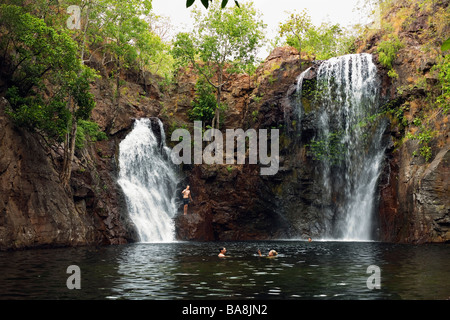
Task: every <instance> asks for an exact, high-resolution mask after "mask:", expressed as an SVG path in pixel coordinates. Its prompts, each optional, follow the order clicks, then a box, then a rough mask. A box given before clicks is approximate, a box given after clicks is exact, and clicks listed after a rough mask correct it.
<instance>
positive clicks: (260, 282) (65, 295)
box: [0, 241, 450, 300]
mask: <svg viewBox="0 0 450 320" xmlns="http://www.w3.org/2000/svg"><path fill="white" fill-rule="evenodd" d="M222 245H223V246H225V247H226V248H227V256H228V257H226V258H222V259H221V258H218V257H217V254H218V247H219V246H222ZM258 249H261V251H262V253H263V254H267V253H268V251H269V249H275V250H277V251H278V252H279V255H278V256H277V257H276V258H261V257H259V256H258V255H257V254H256V251H257V250H258ZM449 249H450V245H448V244H440V245H437V244H436V245H418V246H415V245H398V244H385V243H377V242H321V241H313V242H310V243H309V242H304V241H270V242H229V243H210V242H208V243H200V242H177V243H164V244H130V245H120V246H108V247H99V248H92V247H82V248H63V249H45V250H28V251H17V252H0V299H89V300H91V299H101V300H109V299H139V300H144V299H147V300H155V299H168V300H175V299H215V300H233V299H240V300H247V299H257V300H261V299H345V300H349V299H351V300H353V299H369V300H372V299H392V300H394V299H419V300H422V299H427V300H429V299H433V300H434V299H439V300H440V299H449V298H450V268H449V265H450V250H449ZM70 265H77V266H79V267H80V283H81V289H79V290H77V289H73V290H69V289H68V288H67V285H66V280H67V279H68V277H69V276H70V274H68V273H67V267H68V266H70ZM370 265H376V266H378V267H379V268H380V271H381V273H380V275H381V283H380V286H381V287H380V289H369V288H368V287H367V279H368V278H369V277H370V276H371V274H370V273H367V268H368V267H369V266H370Z"/></svg>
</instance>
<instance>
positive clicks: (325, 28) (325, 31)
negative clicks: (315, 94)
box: [279, 10, 354, 60]
mask: <svg viewBox="0 0 450 320" xmlns="http://www.w3.org/2000/svg"><path fill="white" fill-rule="evenodd" d="M279 36H280V37H284V38H285V39H286V43H287V44H288V45H290V46H292V47H294V48H296V49H297V50H298V51H299V52H300V53H301V52H304V53H307V54H309V55H314V56H315V57H316V59H319V60H327V59H329V58H332V57H336V56H339V55H343V54H346V53H349V52H350V51H351V46H352V44H353V42H354V37H353V36H351V35H350V33H349V32H348V31H346V30H344V29H343V28H341V26H340V25H339V24H329V23H322V24H321V25H320V26H319V27H317V26H315V25H314V24H313V23H312V22H311V18H310V17H309V15H308V13H307V12H306V11H305V10H303V11H302V12H301V13H300V14H298V13H291V14H290V16H289V18H288V20H287V21H285V22H283V23H280V26H279Z"/></svg>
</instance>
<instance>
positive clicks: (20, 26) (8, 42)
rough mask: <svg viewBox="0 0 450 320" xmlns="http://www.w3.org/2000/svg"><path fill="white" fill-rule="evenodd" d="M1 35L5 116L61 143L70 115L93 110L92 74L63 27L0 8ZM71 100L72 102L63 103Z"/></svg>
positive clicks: (9, 7)
mask: <svg viewBox="0 0 450 320" xmlns="http://www.w3.org/2000/svg"><path fill="white" fill-rule="evenodd" d="M0 33H1V34H3V37H2V38H1V40H0V54H1V55H2V56H3V57H5V59H4V60H2V71H3V77H4V78H5V79H6V82H7V85H8V87H9V88H8V90H7V92H6V98H7V99H8V101H9V103H10V109H9V110H7V111H8V114H9V115H10V116H11V118H12V119H13V120H14V121H15V122H16V124H17V125H19V126H24V127H27V128H29V129H36V130H38V131H41V132H42V133H44V134H46V135H47V137H49V138H51V139H54V140H57V141H63V140H64V138H65V135H66V133H67V131H68V127H69V124H70V122H71V119H77V118H78V117H79V118H82V119H86V118H88V117H89V115H90V112H91V111H92V109H93V108H94V99H93V96H92V94H91V93H90V86H89V84H90V82H91V81H92V79H93V78H94V77H95V72H94V71H93V70H92V69H90V68H88V67H86V66H84V65H82V64H81V61H80V60H79V58H78V45H77V43H76V42H75V41H74V40H72V38H71V36H70V34H69V32H68V31H65V30H56V29H54V28H53V27H50V26H48V25H47V24H46V23H45V22H44V21H43V20H42V19H39V18H37V17H35V16H33V15H31V14H29V13H26V12H25V10H24V9H22V8H20V7H17V6H14V5H1V6H0ZM47 87H50V88H51V90H47ZM70 101H72V102H74V103H75V106H72V107H71V108H70V107H68V104H69V102H70ZM72 105H73V104H72Z"/></svg>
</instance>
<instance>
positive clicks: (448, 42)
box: [441, 38, 450, 52]
mask: <svg viewBox="0 0 450 320" xmlns="http://www.w3.org/2000/svg"><path fill="white" fill-rule="evenodd" d="M447 50H450V38H448V39H447V40H445V41H444V43H442V46H441V51H442V52H444V51H447Z"/></svg>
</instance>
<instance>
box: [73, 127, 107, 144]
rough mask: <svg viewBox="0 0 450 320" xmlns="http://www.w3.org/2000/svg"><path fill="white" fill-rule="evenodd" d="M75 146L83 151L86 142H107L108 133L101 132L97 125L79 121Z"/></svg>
mask: <svg viewBox="0 0 450 320" xmlns="http://www.w3.org/2000/svg"><path fill="white" fill-rule="evenodd" d="M75 139H76V140H75V145H76V147H77V148H78V149H82V148H84V147H85V145H86V141H91V142H96V141H101V140H106V139H107V136H106V133H104V132H103V131H100V128H99V126H98V124H97V123H95V122H91V121H87V120H79V121H78V128H77V136H76V138H75Z"/></svg>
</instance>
